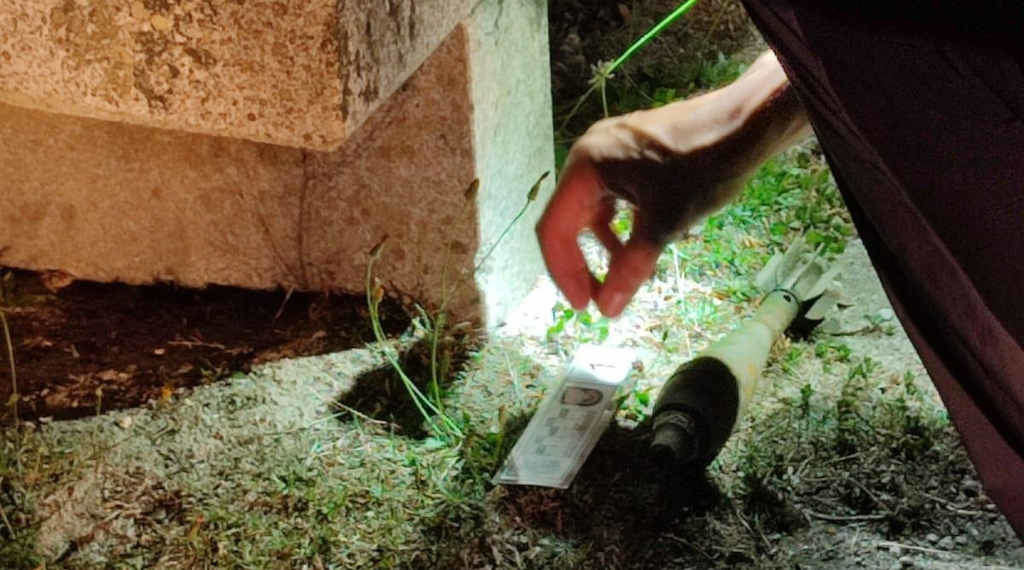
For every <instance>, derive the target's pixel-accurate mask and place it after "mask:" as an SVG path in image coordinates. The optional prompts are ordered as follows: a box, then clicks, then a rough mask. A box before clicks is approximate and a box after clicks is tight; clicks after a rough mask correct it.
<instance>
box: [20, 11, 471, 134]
mask: <svg viewBox="0 0 1024 570" xmlns="http://www.w3.org/2000/svg"><path fill="white" fill-rule="evenodd" d="M472 3H473V2H472V1H471V0H386V1H382V0H349V1H343V2H338V1H336V0H212V1H211V0H5V1H4V2H3V3H0V30H2V31H3V33H0V102H6V103H11V104H14V105H17V106H23V107H29V108H34V109H38V110H43V111H49V112H54V113H62V114H69V115H76V116H82V117H89V118H96V119H106V120H113V121H121V122H127V123H131V124H135V125H142V126H152V127H161V128H168V129H174V130H183V131H188V132H193V133H200V134H210V135H220V136H228V137H234V138H244V139H249V140H253V141H260V142H269V143H273V144H278V145H286V146H295V147H302V148H310V149H318V150H333V149H335V148H337V147H338V146H339V145H340V144H341V142H342V141H343V140H344V139H345V138H346V137H347V136H348V135H350V134H352V133H353V132H355V130H356V129H357V128H358V127H359V126H360V125H361V124H362V123H363V121H365V120H366V118H367V117H369V116H370V114H372V113H373V111H374V110H375V109H376V108H377V107H378V106H379V105H380V104H381V103H382V102H383V101H385V100H387V98H388V97H389V96H390V95H391V94H392V93H393V92H394V90H395V89H397V88H398V86H399V85H401V84H402V82H403V81H405V80H406V79H407V78H408V77H409V76H410V75H411V73H412V72H413V71H414V70H415V69H416V68H418V67H419V66H420V64H422V62H423V61H424V60H425V59H426V57H427V56H428V55H429V54H430V53H432V52H433V51H434V49H436V48H437V46H438V45H439V44H440V43H441V41H442V40H443V39H444V38H445V37H447V36H448V34H449V33H450V32H451V30H452V29H453V28H454V27H455V25H456V24H458V23H459V21H461V20H462V19H464V18H465V17H466V16H467V15H468V14H469V12H470V8H471V5H472Z"/></svg>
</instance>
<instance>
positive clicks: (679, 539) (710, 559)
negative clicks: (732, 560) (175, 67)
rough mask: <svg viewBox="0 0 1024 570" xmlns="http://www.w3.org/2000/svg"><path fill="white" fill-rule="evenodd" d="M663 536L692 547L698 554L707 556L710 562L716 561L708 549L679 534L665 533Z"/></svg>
mask: <svg viewBox="0 0 1024 570" xmlns="http://www.w3.org/2000/svg"><path fill="white" fill-rule="evenodd" d="M661 536H663V537H665V538H667V539H669V540H674V541H676V542H678V543H680V544H682V545H683V546H686V547H688V548H690V549H691V550H693V551H694V552H696V553H697V554H700V555H701V556H703V557H704V558H707V559H708V562H714V561H715V559H714V558H713V557H712V556H711V555H710V554H708V553H707V551H705V550H704V549H703V548H701V547H699V546H697V545H696V544H693V543H692V542H690V541H688V540H686V539H685V538H680V537H678V536H676V535H674V534H663V535H661Z"/></svg>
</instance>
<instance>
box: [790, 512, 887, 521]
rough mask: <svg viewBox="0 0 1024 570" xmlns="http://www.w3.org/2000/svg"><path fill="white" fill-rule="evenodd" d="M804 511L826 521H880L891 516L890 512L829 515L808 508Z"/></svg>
mask: <svg viewBox="0 0 1024 570" xmlns="http://www.w3.org/2000/svg"><path fill="white" fill-rule="evenodd" d="M804 513H805V514H807V515H809V516H811V517H813V518H816V519H819V520H823V521H828V522H856V521H881V520H885V519H887V518H889V517H890V516H892V514H891V513H882V514H874V515H829V514H825V513H818V512H815V511H812V510H810V509H807V510H805V511H804Z"/></svg>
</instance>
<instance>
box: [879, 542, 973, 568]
mask: <svg viewBox="0 0 1024 570" xmlns="http://www.w3.org/2000/svg"><path fill="white" fill-rule="evenodd" d="M876 546H878V547H879V548H892V547H894V546H895V547H896V548H905V549H907V550H917V551H918V552H927V553H929V554H945V555H947V556H956V555H957V553H956V552H950V551H949V550H939V549H937V548H927V547H925V546H917V545H914V544H903V543H901V542H890V541H887V540H883V541H881V542H878V543H876ZM987 568H992V567H991V566H987Z"/></svg>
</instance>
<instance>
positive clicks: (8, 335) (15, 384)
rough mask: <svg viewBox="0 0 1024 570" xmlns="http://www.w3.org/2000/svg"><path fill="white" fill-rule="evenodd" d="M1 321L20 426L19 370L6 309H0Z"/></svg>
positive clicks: (16, 415) (15, 415) (15, 417)
mask: <svg viewBox="0 0 1024 570" xmlns="http://www.w3.org/2000/svg"><path fill="white" fill-rule="evenodd" d="M0 323H2V324H3V328H4V340H5V341H6V342H7V360H8V362H10V364H11V394H12V398H13V399H12V402H13V404H14V425H15V426H18V425H20V424H21V421H20V418H19V417H18V399H19V398H20V397H21V396H20V395H19V394H18V371H17V369H16V367H15V366H14V343H12V342H11V329H10V327H8V326H7V315H6V310H5V309H0Z"/></svg>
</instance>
